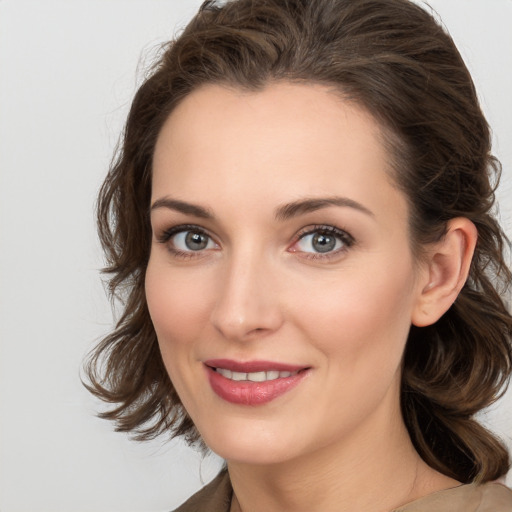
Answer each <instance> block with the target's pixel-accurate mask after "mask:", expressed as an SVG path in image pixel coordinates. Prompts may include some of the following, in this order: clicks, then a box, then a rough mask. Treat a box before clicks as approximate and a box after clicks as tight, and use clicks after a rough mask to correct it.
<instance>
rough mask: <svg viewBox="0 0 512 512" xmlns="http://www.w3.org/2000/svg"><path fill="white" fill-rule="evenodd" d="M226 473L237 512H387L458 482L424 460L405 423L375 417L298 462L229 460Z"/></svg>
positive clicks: (233, 506) (299, 459)
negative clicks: (329, 511)
mask: <svg viewBox="0 0 512 512" xmlns="http://www.w3.org/2000/svg"><path fill="white" fill-rule="evenodd" d="M388 410H389V409H388ZM397 417H398V418H401V415H400V413H399V411H398V413H397V415H396V416H395V418H397ZM359 427H361V425H360V426H359ZM228 470H229V474H230V478H231V482H232V485H233V491H234V499H233V505H232V511H237V512H239V511H242V512H256V511H261V510H265V511H267V512H292V511H293V512H306V511H307V512H312V511H315V510H336V511H337V512H349V511H350V512H353V511H354V510H357V511H358V512H370V511H371V512H380V511H382V512H389V511H391V510H393V509H395V508H396V507H399V506H400V505H403V504H405V503H408V502H410V501H413V500H415V499H418V498H420V497H422V496H424V495H426V494H429V493H431V492H435V491H438V490H442V489H446V488H449V487H454V486H455V485H457V484H458V482H456V481H454V480H452V479H449V478H448V477H446V476H444V475H441V474H440V473H438V472H436V471H435V470H433V469H432V468H430V467H429V466H427V465H426V464H425V463H424V462H423V461H422V459H421V458H420V457H419V455H418V453H417V452H416V451H415V449H414V447H413V445H412V443H411V441H410V438H409V435H408V432H407V430H406V428H405V425H404V424H403V421H401V420H400V422H399V424H398V425H397V422H396V421H394V422H393V421H389V418H386V417H373V416H372V418H371V419H370V421H368V422H367V425H365V426H363V427H361V428H358V430H357V432H354V433H352V434H351V435H348V436H347V437H346V438H345V439H342V440H341V441H339V442H337V443H334V444H329V445H328V446H324V447H318V448H316V449H315V450H313V451H311V452H309V453H307V454H305V455H302V456H300V457H298V458H296V459H293V460H289V461H285V462H281V463H275V464H271V465H251V464H247V463H243V462H236V461H228Z"/></svg>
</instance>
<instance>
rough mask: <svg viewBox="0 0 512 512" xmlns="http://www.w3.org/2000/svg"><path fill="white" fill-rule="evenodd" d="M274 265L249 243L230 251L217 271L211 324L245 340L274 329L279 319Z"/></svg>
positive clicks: (224, 332) (280, 318) (224, 334)
mask: <svg viewBox="0 0 512 512" xmlns="http://www.w3.org/2000/svg"><path fill="white" fill-rule="evenodd" d="M273 273H274V268H273V265H272V263H271V262H270V261H269V259H268V258H266V257H265V254H264V252H263V251H257V250H254V249H253V248H251V246H250V245H246V246H245V247H241V248H238V249H236V250H233V251H231V254H230V255H229V256H227V257H226V259H225V261H224V266H223V270H222V272H221V273H220V274H219V280H218V283H219V284H218V294H217V301H216V304H215V307H214V309H213V312H212V323H213V324H214V326H215V327H216V329H217V330H218V331H220V332H221V333H222V334H223V336H225V337H226V338H230V339H236V340H244V339H246V338H248V337H254V336H255V335H257V334H260V335H262V334H265V333H267V334H268V333H270V332H272V331H275V330H276V329H277V328H279V326H280V325H281V322H282V317H281V311H280V308H279V303H278V300H277V299H278V297H277V290H276V288H275V286H272V284H275V281H274V277H273Z"/></svg>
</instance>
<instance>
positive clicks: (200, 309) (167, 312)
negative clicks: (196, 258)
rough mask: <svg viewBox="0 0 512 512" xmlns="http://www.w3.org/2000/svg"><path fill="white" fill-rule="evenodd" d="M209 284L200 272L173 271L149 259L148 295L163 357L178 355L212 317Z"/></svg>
mask: <svg viewBox="0 0 512 512" xmlns="http://www.w3.org/2000/svg"><path fill="white" fill-rule="evenodd" d="M207 283H208V280H205V279H204V278H202V276H200V275H194V276H191V275H190V274H189V273H186V272H174V271H173V272H171V271H170V270H169V268H168V266H167V265H165V262H158V261H152V260H150V262H149V265H148V268H147V272H146V284H145V286H146V298H147V303H148V308H149V313H150V315H151V319H152V321H153V325H154V327H155V331H156V333H157V336H158V341H159V344H160V349H161V351H162V355H163V356H164V359H165V355H166V353H167V352H170V351H172V352H173V355H178V354H179V350H180V348H185V347H186V346H188V345H189V344H190V343H191V342H192V341H193V340H194V339H197V337H198V336H199V335H200V332H201V330H202V329H203V327H204V325H205V323H206V322H207V320H208V318H209V310H210V302H211V301H210V300H209V297H210V296H211V294H210V293H209V290H208V285H207Z"/></svg>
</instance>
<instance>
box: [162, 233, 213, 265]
mask: <svg viewBox="0 0 512 512" xmlns="http://www.w3.org/2000/svg"><path fill="white" fill-rule="evenodd" d="M187 231H191V232H193V233H197V234H200V235H204V236H206V237H208V238H209V239H210V240H213V238H212V236H211V235H210V234H208V232H207V231H205V230H204V229H202V228H201V227H199V226H196V225H195V224H181V225H179V226H174V227H172V228H170V229H166V230H165V231H164V232H163V233H162V234H161V235H160V236H158V237H157V240H158V242H159V243H161V244H166V246H167V249H168V251H169V252H170V253H171V254H172V255H173V256H174V257H176V258H178V259H184V260H188V259H192V258H198V257H201V255H202V254H201V253H202V252H203V251H182V250H180V249H176V247H173V246H172V244H170V243H169V241H170V240H171V238H172V237H173V236H175V235H178V234H179V233H184V232H187Z"/></svg>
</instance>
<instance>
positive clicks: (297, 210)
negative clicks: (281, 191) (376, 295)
mask: <svg viewBox="0 0 512 512" xmlns="http://www.w3.org/2000/svg"><path fill="white" fill-rule="evenodd" d="M329 206H339V207H347V208H353V209H355V210H358V211H360V212H362V213H365V214H366V215H369V216H370V217H375V214H374V213H373V212H372V211H371V210H369V209H368V208H366V206H363V205H362V204H361V203H358V202H357V201H354V200H353V199H349V198H348V197H338V196H334V197H319V198H317V197H313V198H305V199H299V200H297V201H293V202H291V203H287V204H285V205H283V206H280V207H279V208H277V209H276V211H275V214H274V217H275V219H276V220H278V221H285V220H287V219H290V218H292V217H298V216H300V215H304V214H306V213H310V212H314V211H317V210H321V209H323V208H328V207H329ZM159 208H168V209H169V210H174V211H177V212H180V213H184V214H185V215H194V216H195V217H199V218H201V219H214V218H215V216H214V215H213V213H212V212H211V211H210V210H209V209H208V208H204V207H202V206H199V205H197V204H192V203H187V202H186V201H180V200H179V199H172V198H170V197H162V198H160V199H157V200H156V201H155V202H154V203H153V204H152V205H151V211H153V210H157V209H159Z"/></svg>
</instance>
